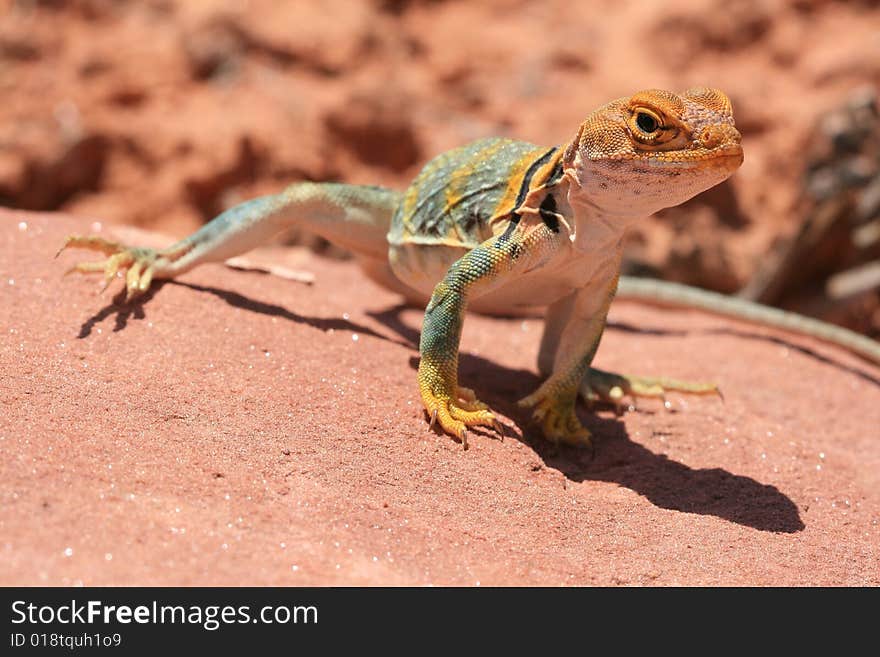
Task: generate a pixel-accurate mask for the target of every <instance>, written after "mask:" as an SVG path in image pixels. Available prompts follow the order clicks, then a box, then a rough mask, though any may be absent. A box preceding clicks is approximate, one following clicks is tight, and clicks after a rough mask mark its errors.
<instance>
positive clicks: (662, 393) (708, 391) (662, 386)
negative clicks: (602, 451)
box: [579, 367, 722, 408]
mask: <svg viewBox="0 0 880 657" xmlns="http://www.w3.org/2000/svg"><path fill="white" fill-rule="evenodd" d="M579 392H580V396H581V398H582V399H583V400H584V401H585V402H587V403H588V404H592V403H594V402H597V401H598V402H605V403H609V404H614V405H615V406H616V407H618V408H620V407H621V405H622V402H623V399H624V398H625V397H630V398H632V399H635V398H638V397H653V398H656V399H662V400H663V401H664V404H665V403H666V393H667V392H682V393H685V394H690V395H718V396H719V397H721V396H722V395H721V390H720V389H719V388H718V385H717V384H716V383H709V382H696V381H681V380H679V379H669V378H664V377H647V376H628V375H624V374H616V373H614V372H606V371H604V370H600V369H597V368H595V367H591V368H590V370H589V372H588V373H587V375H586V376H585V377H584V380H583V381H582V382H581V386H580V391H579Z"/></svg>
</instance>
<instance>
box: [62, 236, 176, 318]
mask: <svg viewBox="0 0 880 657" xmlns="http://www.w3.org/2000/svg"><path fill="white" fill-rule="evenodd" d="M68 248H82V249H90V250H92V251H99V252H101V253H103V254H105V255H106V256H107V258H106V259H105V260H101V261H98V262H81V263H79V264H76V265H74V266H73V267H71V268H70V269H68V270H67V272H65V275H67V274H71V273H74V272H77V273H80V274H90V273H98V272H103V274H104V287H103V288H102V289H101V292H104V291H106V290H107V288H108V287H110V284H111V283H112V282H113V280H114V279H115V278H116V275H117V273H118V272H119V271H120V270H127V271H126V275H125V301H126V302H129V301H131V300H132V299H134V298H135V297H138V296H140V295H141V294H143V293H144V292H146V291H147V290H148V289H149V287H150V284H151V283H152V282H153V276H154V274H155V273H156V266H157V261H158V260H159V257H160V254H159V253H158V252H157V251H156V250H155V249H148V248H141V247H128V246H124V245H122V244H120V243H118V242H112V241H110V240H107V239H104V238H103V237H98V236H96V235H70V236H68V237H67V239H65V240H64V244H63V245H62V246H61V248H60V249H59V250H58V253H56V254H55V257H56V258H57V257H58V256H59V255H60V254H61V253H62V252H63V251H64V250H65V249H68Z"/></svg>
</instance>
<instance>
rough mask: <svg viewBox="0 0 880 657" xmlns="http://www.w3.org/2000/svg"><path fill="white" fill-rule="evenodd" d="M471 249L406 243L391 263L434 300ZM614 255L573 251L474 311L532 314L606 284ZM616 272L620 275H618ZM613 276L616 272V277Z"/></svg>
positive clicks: (479, 301) (481, 301) (514, 281)
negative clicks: (438, 288)
mask: <svg viewBox="0 0 880 657" xmlns="http://www.w3.org/2000/svg"><path fill="white" fill-rule="evenodd" d="M468 250H469V249H466V248H463V247H452V246H446V245H436V244H432V245H428V244H416V243H406V244H401V245H395V246H392V247H391V249H390V251H389V262H390V264H391V269H392V271H393V272H394V275H395V276H397V277H398V278H399V279H400V280H401V281H402V282H404V283H405V284H406V285H408V286H409V287H411V288H413V289H415V290H416V291H418V292H419V293H421V294H423V295H425V299H429V298H430V296H431V293H432V292H433V290H434V287H435V286H436V285H437V283H439V282H440V281H441V280H442V279H443V277H444V276H445V275H446V272H447V270H448V269H449V267H450V266H451V265H452V263H454V262H455V261H456V260H458V259H459V258H460V257H461V256H462V255H464V254H465V253H467V251H468ZM615 259H616V258H615V257H614V254H607V255H606V256H605V257H602V256H601V255H599V253H596V252H592V253H586V254H577V255H575V254H574V253H573V252H572V250H571V249H570V248H568V247H564V248H562V249H560V251H559V252H558V253H557V254H556V255H555V256H554V257H553V258H552V259H551V260H550V261H549V262H548V263H546V264H545V265H544V266H542V267H540V268H538V269H535V270H534V271H531V272H526V273H525V274H521V275H519V276H513V277H511V278H510V281H509V282H507V281H502V282H501V283H500V285H498V286H497V287H494V288H493V289H492V290H491V291H489V292H487V293H486V294H483V295H481V296H479V297H475V298H473V299H471V300H470V302H469V304H468V306H469V308H470V309H471V310H475V311H477V312H480V313H486V314H490V315H533V314H535V313H536V312H537V311H539V310H541V309H543V308H546V307H547V306H549V305H551V304H552V303H554V302H556V301H558V300H559V299H562V298H563V297H566V296H568V295H569V294H571V293H572V292H574V291H575V290H579V289H581V288H584V287H586V286H588V285H590V284H591V283H592V282H594V281H595V279H596V278H597V277H601V278H602V279H603V281H604V279H605V278H607V276H608V275H609V274H608V272H609V271H610V269H609V268H608V265H609V263H610V262H611V261H612V260H615ZM613 273H616V272H613ZM613 273H612V274H613Z"/></svg>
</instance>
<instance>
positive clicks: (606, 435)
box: [368, 305, 805, 533]
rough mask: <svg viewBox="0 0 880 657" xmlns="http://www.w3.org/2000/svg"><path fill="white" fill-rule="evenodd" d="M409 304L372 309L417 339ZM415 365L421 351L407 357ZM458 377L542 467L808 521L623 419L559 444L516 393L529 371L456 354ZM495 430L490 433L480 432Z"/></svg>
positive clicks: (769, 525) (760, 523) (741, 513)
mask: <svg viewBox="0 0 880 657" xmlns="http://www.w3.org/2000/svg"><path fill="white" fill-rule="evenodd" d="M405 308H407V306H405V305H399V306H394V307H391V308H388V309H386V310H383V311H381V312H371V313H368V314H369V315H370V316H371V317H373V318H374V319H376V320H377V321H379V322H381V323H382V324H384V325H385V326H387V327H388V328H390V329H391V330H393V331H395V332H396V333H397V334H398V335H400V336H401V338H402V339H403V340H404V341H405V342H408V343H410V344H411V345H413V346H415V345H417V344H418V336H419V332H418V330H417V329H415V328H414V327H412V326H410V325H408V324H407V323H406V322H404V321H403V319H402V318H401V317H400V313H401V312H402V311H403V310H404V309H405ZM409 364H410V367H412V368H413V369H417V368H418V357H417V356H413V357H411V358H410V361H409ZM459 376H460V378H461V381H462V383H463V385H467V386H469V387H471V388H474V389H475V390H477V393H478V394H479V395H480V397H481V398H482V399H483V400H484V401H485V402H487V403H488V404H489V405H490V406H491V407H492V408H496V409H498V411H500V412H501V413H502V414H504V415H505V416H507V417H509V418H512V419H513V420H514V422H515V423H516V425H517V426H518V427H525V429H523V430H522V431H521V433H520V432H519V431H517V429H516V428H515V427H510V426H509V425H507V426H505V438H511V437H513V438H515V439H516V440H520V441H521V442H523V443H525V444H527V445H529V446H530V447H531V448H532V449H533V450H534V451H535V452H536V453H537V455H538V456H539V457H540V458H541V460H542V461H543V462H544V464H545V466H546V467H548V468H552V469H554V470H558V471H559V472H560V473H561V474H562V475H563V476H565V477H566V478H567V479H568V480H570V481H575V482H581V481H586V480H592V481H604V482H609V483H616V484H618V485H620V486H625V487H626V488H629V489H630V490H632V491H634V492H636V493H638V494H639V495H642V496H643V497H645V498H646V499H647V500H649V501H650V502H651V503H652V504H654V505H655V506H657V507H660V508H663V509H669V510H674V511H681V512H685V513H695V514H699V515H713V516H716V517H718V518H721V519H724V520H728V521H730V522H734V523H737V524H740V525H745V526H748V527H752V528H754V529H758V530H760V531H769V532H780V533H794V532H799V531H802V530H803V529H804V527H805V525H804V523H803V521H802V520H801V517H800V513H799V511H798V508H797V505H796V504H795V503H794V502H793V501H792V500H791V499H790V498H789V497H788V496H787V495H785V494H784V493H783V492H782V491H780V490H779V489H778V488H776V487H775V486H771V485H768V484H762V483H760V482H759V481H756V480H755V479H752V478H751V477H746V476H743V475H736V474H733V473H731V472H728V471H727V470H724V469H723V468H691V467H690V466H688V465H685V464H684V463H679V462H677V461H674V460H672V459H670V458H669V457H668V456H666V455H665V454H662V453H656V452H653V451H651V450H650V449H648V448H647V447H645V446H643V445H640V444H639V443H636V442H633V441H632V440H631V439H630V437H629V435H628V433H627V431H626V426H625V425H624V423H623V422H621V421H620V420H619V419H617V418H615V417H611V418H607V417H600V416H598V415H596V414H594V413H582V414H581V419H582V420H583V421H584V424H585V425H586V426H587V428H588V429H590V431H591V432H592V433H593V435H594V436H595V438H596V441H597V443H598V449H597V450H596V452H595V454H594V455H592V454H591V453H590V452H588V451H585V450H581V449H575V448H568V447H561V448H557V447H555V446H553V445H551V444H550V443H548V442H547V441H545V440H544V439H543V438H542V437H540V436H539V434H538V432H537V431H536V430H535V429H533V428H531V427H529V424H530V422H529V417H528V412H527V411H523V409H520V408H519V407H518V406H517V405H516V403H515V402H514V401H512V400H517V399H520V398H522V397H524V396H525V395H526V394H528V393H530V392H531V391H533V390H534V389H535V388H536V387H537V386H538V385H539V384H540V379H539V377H538V376H537V375H536V374H535V373H534V372H530V371H528V370H517V369H511V368H508V367H505V366H503V365H500V364H498V363H495V362H493V361H491V360H487V359H485V358H482V357H480V356H476V355H473V354H467V353H462V354H461V355H460V356H459ZM478 433H479V434H482V435H486V436H490V435H492V434H491V432H483V431H479V432H478Z"/></svg>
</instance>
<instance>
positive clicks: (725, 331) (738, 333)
mask: <svg viewBox="0 0 880 657" xmlns="http://www.w3.org/2000/svg"><path fill="white" fill-rule="evenodd" d="M605 328H606V329H611V330H614V331H624V332H627V333H639V334H642V335H657V336H684V335H688V334H689V333H693V332H694V331H690V330H687V331H685V330H679V329H658V328H642V327H639V326H633V325H632V324H627V323H625V322H608V323H607V324H606V325H605ZM696 332H699V333H703V334H706V335H732V336H735V337H738V338H744V339H746V340H761V341H763V342H772V343H773V344H776V345H779V346H781V347H785V348H786V349H791V350H792V351H796V352H798V353H800V354H803V355H805V356H808V357H810V358H812V359H814V360H817V361H819V362H820V363H824V364H825V365H830V366H831V367H835V368H837V369H839V370H841V371H843V372H846V373H847V374H852V375H853V376H857V377H859V378H860V379H862V380H864V381H867V382H868V383H873V384H874V385H875V386H880V379H878V378H877V377H875V376H873V375H871V374H869V373H868V372H866V371H864V370H862V369H860V368H858V367H854V366H852V365H846V364H844V363H841V362H840V361H838V360H835V359H834V358H831V357H829V356H826V355H824V354H821V353H819V352H818V351H816V350H814V349H811V348H810V347H806V346H804V345H800V344H797V343H795V342H792V341H791V340H786V339H785V338H781V337H778V336H775V335H767V334H764V333H757V332H754V331H748V330H743V329H734V328H710V329H697V330H696Z"/></svg>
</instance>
